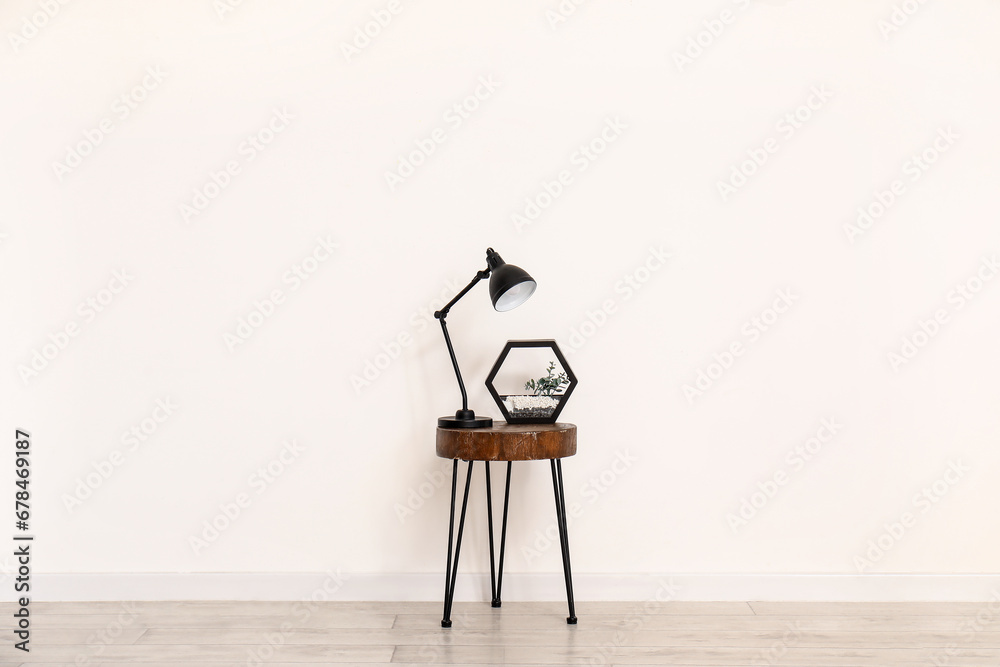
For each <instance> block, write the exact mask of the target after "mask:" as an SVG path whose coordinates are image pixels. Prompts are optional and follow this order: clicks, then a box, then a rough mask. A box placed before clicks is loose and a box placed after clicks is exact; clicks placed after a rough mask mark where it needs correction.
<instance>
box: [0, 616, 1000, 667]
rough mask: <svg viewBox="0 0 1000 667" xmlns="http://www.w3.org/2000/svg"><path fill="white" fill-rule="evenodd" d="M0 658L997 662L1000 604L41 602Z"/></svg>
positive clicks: (279, 662) (152, 662) (69, 661)
mask: <svg viewBox="0 0 1000 667" xmlns="http://www.w3.org/2000/svg"><path fill="white" fill-rule="evenodd" d="M31 609H32V615H31V620H32V626H31V644H30V646H31V652H30V653H23V652H21V651H18V650H15V649H14V647H13V642H14V640H13V635H12V633H11V632H10V630H9V628H10V627H11V618H12V617H11V614H10V612H12V611H13V606H12V605H11V604H9V603H3V604H0V610H2V613H3V618H5V619H6V620H5V621H4V623H3V633H2V638H3V639H2V648H0V666H2V667H7V666H8V665H9V666H14V665H27V664H45V665H78V666H82V665H87V666H88V667H96V666H98V665H123V664H130V665H135V664H142V665H144V666H145V667H166V666H167V665H185V666H188V667H190V666H192V665H195V666H197V665H206V666H208V665H212V666H215V667H218V665H220V664H226V665H254V666H256V665H267V666H268V667H292V666H293V665H295V666H298V667H303V665H304V664H306V663H307V664H309V665H324V664H325V665H332V664H336V665H342V664H357V665H361V664H364V665H388V664H392V665H397V664H407V663H409V664H435V665H503V664H511V665H727V666H731V667H734V666H737V665H803V666H805V665H826V666H834V665H836V666H840V665H879V666H882V665H921V666H928V665H948V666H949V667H952V666H959V665H970V666H971V665H975V666H976V667H980V666H985V665H994V666H995V665H1000V603H994V604H993V606H992V607H991V605H990V603H985V602H984V603H932V602H917V603H842V602H829V603H794V602H787V603H779V602H749V603H747V602H703V603H695V602H666V603H649V604H648V605H644V604H642V603H634V602H599V603H587V602H581V603H579V604H578V605H577V615H578V616H579V619H580V622H579V625H576V626H569V625H567V624H566V620H565V617H566V607H565V603H559V602H551V603H550V602H534V603H529V602H505V603H504V605H503V608H502V609H492V608H491V607H490V605H489V603H456V604H455V611H454V613H453V616H452V618H453V622H454V626H453V627H452V628H451V629H448V630H445V629H442V628H441V626H440V621H441V605H440V603H437V602H433V603H431V602H408V603H394V602H344V603H338V602H325V603H291V602H134V603H129V602H124V603H123V602H76V603H67V602H35V603H32V606H31Z"/></svg>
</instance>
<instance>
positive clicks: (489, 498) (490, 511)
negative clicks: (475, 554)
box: [483, 461, 498, 607]
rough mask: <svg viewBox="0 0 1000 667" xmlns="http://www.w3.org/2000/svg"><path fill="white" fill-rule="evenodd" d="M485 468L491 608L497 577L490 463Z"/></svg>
mask: <svg viewBox="0 0 1000 667" xmlns="http://www.w3.org/2000/svg"><path fill="white" fill-rule="evenodd" d="M483 465H484V466H486V523H487V527H488V528H489V531H490V595H491V598H490V599H491V600H492V601H493V606H494V607H496V606H498V605H497V584H496V580H497V575H496V565H495V564H494V561H493V491H492V489H491V488H490V462H489V461H483Z"/></svg>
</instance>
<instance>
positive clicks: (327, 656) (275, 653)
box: [28, 644, 395, 667]
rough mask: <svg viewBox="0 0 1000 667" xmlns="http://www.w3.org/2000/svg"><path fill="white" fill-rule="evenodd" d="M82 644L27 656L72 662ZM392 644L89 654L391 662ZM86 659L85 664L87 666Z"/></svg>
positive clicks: (189, 647)
mask: <svg viewBox="0 0 1000 667" xmlns="http://www.w3.org/2000/svg"><path fill="white" fill-rule="evenodd" d="M89 648H90V647H86V646H69V645H67V646H44V645H43V646H38V647H37V648H32V650H31V660H30V661H29V663H28V664H34V663H35V662H62V663H75V661H76V658H77V657H78V656H80V655H92V654H90V653H88V651H89ZM394 650H395V648H394V647H393V646H328V645H326V646H325V645H301V644H300V645H284V646H271V645H269V644H256V645H249V646H248V645H245V644H198V645H194V644H178V645H165V644H159V645H155V646H150V645H145V646H143V645H133V646H117V645H116V646H107V647H105V648H104V651H103V652H102V653H101V654H100V656H95V657H93V658H91V660H92V661H96V660H101V661H102V662H105V663H109V664H119V665H120V664H132V663H147V662H184V663H187V662H193V661H200V662H215V663H219V662H225V663H229V664H230V665H232V664H237V663H238V664H241V665H242V664H246V663H247V661H248V660H250V659H251V658H254V657H255V656H259V657H260V662H261V663H262V664H266V665H270V664H271V663H272V662H297V663H311V664H316V663H320V664H323V663H331V664H342V663H345V662H348V663H350V662H391V661H392V656H393V652H394ZM89 664H90V663H88V667H89Z"/></svg>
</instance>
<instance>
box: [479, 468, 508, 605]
mask: <svg viewBox="0 0 1000 667" xmlns="http://www.w3.org/2000/svg"><path fill="white" fill-rule="evenodd" d="M484 463H485V464H486V520H487V524H488V527H489V531H490V590H491V591H492V594H493V599H492V601H491V605H492V606H493V607H499V606H500V591H501V587H502V586H503V556H504V547H505V545H506V542H507V507H508V506H509V504H510V467H511V465H512V464H511V462H510V461H508V462H507V483H506V485H505V486H504V492H503V524H502V527H501V529H500V568H499V571H498V570H497V568H496V566H495V565H494V558H493V554H494V553H495V551H494V549H493V491H492V488H491V486H490V462H489V461H484Z"/></svg>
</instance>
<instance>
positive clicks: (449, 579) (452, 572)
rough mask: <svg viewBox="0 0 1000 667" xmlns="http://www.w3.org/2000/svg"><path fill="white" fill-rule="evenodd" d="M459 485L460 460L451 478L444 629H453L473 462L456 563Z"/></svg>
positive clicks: (466, 478)
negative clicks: (452, 556) (456, 522)
mask: <svg viewBox="0 0 1000 667" xmlns="http://www.w3.org/2000/svg"><path fill="white" fill-rule="evenodd" d="M457 485H458V459H455V467H454V469H453V472H452V478H451V520H450V522H449V524H448V566H447V571H446V572H445V575H444V618H443V619H442V620H441V627H442V628H450V627H451V606H452V602H454V600H455V580H456V578H457V577H458V556H459V554H460V553H461V551H462V532H463V531H464V529H465V511H466V509H467V508H468V506H469V487H470V486H472V461H469V474H468V475H466V477H465V496H464V497H463V498H462V517H461V518H460V519H459V521H458V542H457V543H456V544H455V562H454V564H452V561H451V538H452V534H453V533H454V530H455V491H456V490H457Z"/></svg>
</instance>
